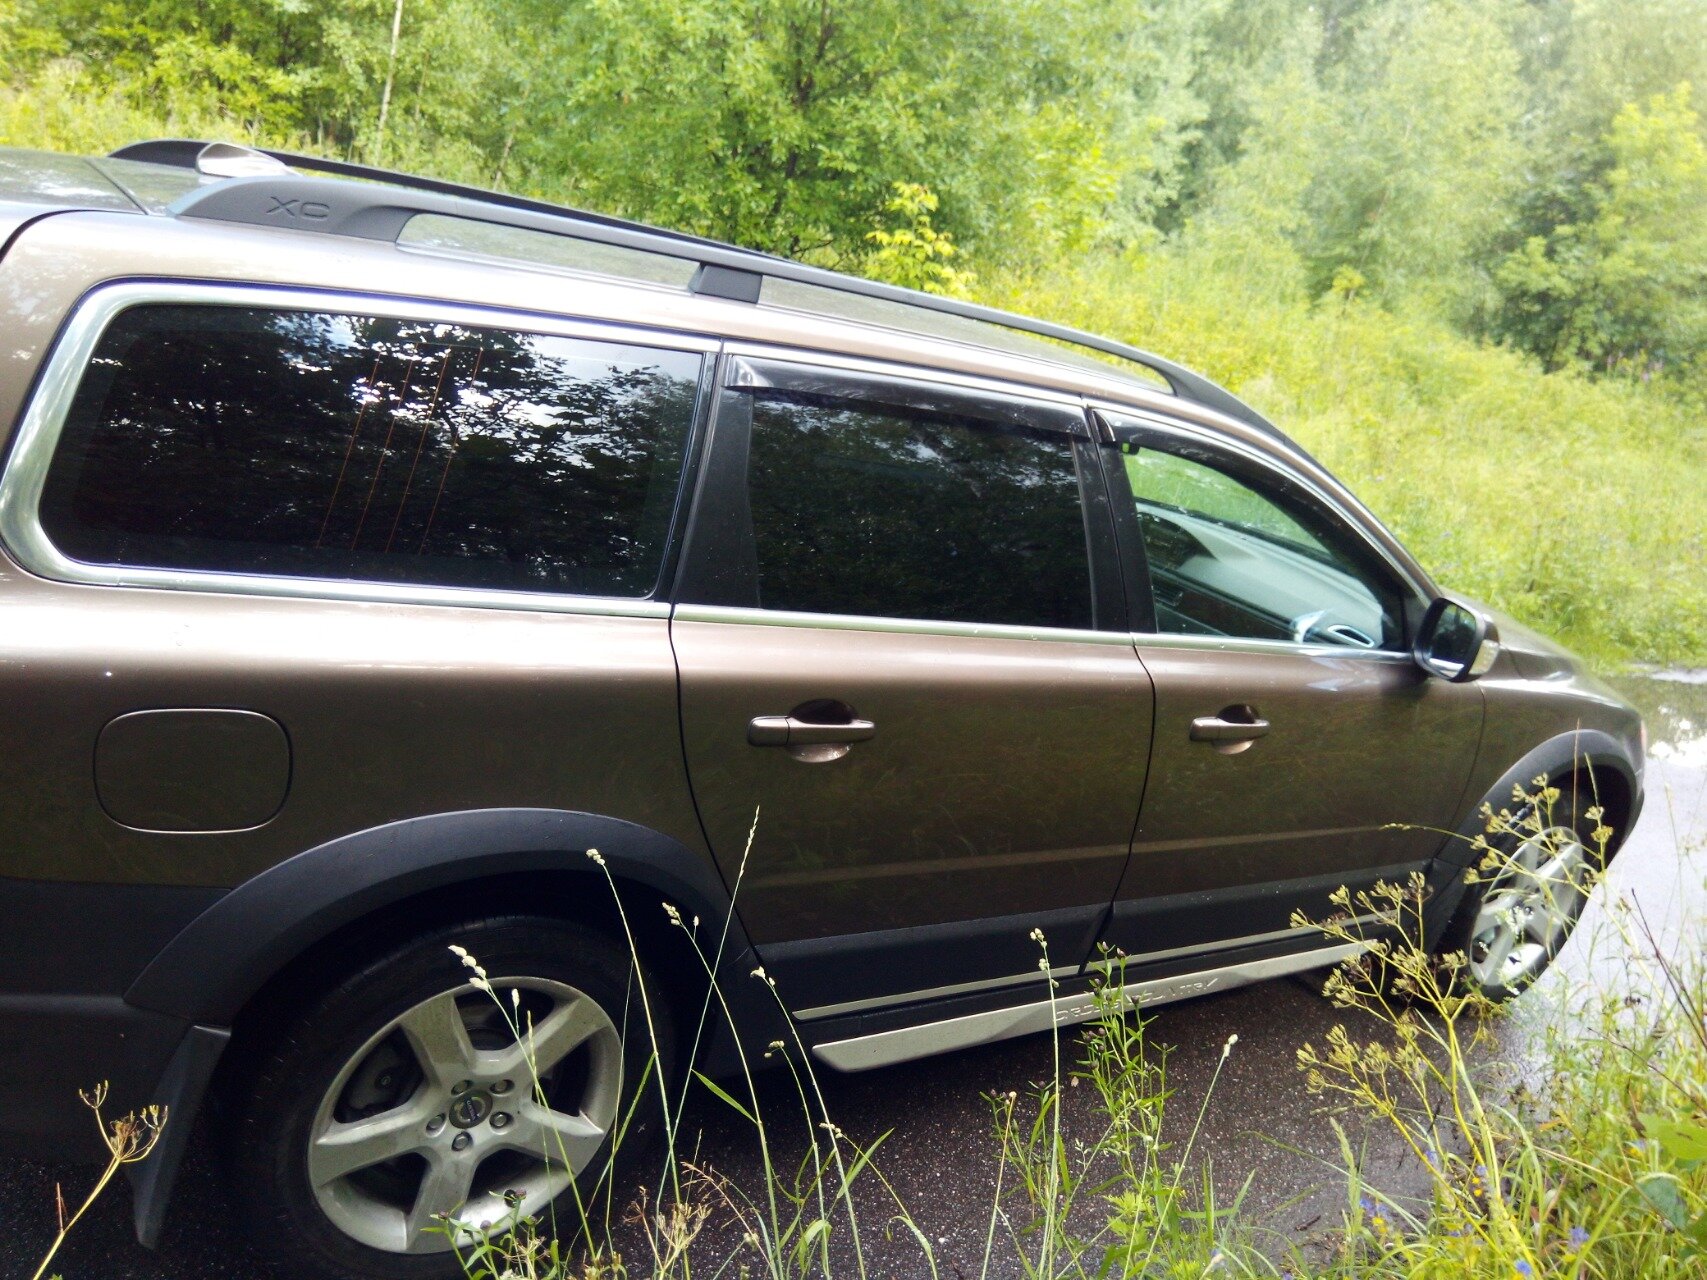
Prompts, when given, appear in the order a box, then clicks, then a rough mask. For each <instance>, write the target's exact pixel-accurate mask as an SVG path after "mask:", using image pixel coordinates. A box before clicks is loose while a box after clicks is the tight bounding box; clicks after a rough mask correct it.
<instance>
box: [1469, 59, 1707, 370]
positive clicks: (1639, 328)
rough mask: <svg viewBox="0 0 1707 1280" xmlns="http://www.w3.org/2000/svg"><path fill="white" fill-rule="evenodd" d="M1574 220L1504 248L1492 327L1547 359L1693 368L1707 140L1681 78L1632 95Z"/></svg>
mask: <svg viewBox="0 0 1707 1280" xmlns="http://www.w3.org/2000/svg"><path fill="white" fill-rule="evenodd" d="M1602 150H1603V155H1602V163H1601V166H1600V169H1601V172H1600V174H1599V176H1597V178H1596V180H1595V181H1593V182H1592V183H1589V184H1585V186H1584V188H1583V192H1582V195H1583V199H1582V206H1583V207H1582V212H1581V216H1580V217H1579V219H1578V220H1575V221H1566V222H1561V223H1559V224H1558V225H1557V226H1555V227H1553V228H1552V229H1551V231H1549V232H1548V233H1547V234H1545V235H1535V236H1530V237H1529V238H1528V239H1527V240H1525V242H1524V243H1523V245H1522V246H1521V247H1520V248H1518V249H1517V250H1515V251H1514V252H1512V253H1511V254H1510V255H1508V256H1507V258H1506V259H1505V261H1504V262H1503V263H1502V264H1501V266H1500V268H1499V274H1498V280H1499V283H1500V285H1501V287H1502V289H1503V291H1504V294H1505V304H1504V308H1503V310H1502V313H1501V315H1500V317H1499V323H1498V326H1497V330H1498V332H1500V333H1501V334H1502V336H1505V337H1507V338H1509V339H1511V340H1512V341H1514V342H1515V343H1516V344H1517V345H1519V346H1522V347H1524V348H1526V349H1528V350H1530V351H1534V352H1536V353H1537V354H1539V355H1541V356H1542V358H1543V360H1544V362H1545V364H1546V367H1548V368H1550V369H1557V368H1562V367H1565V366H1568V365H1572V364H1582V365H1588V366H1590V367H1593V368H1597V369H1600V370H1602V371H1606V372H1612V371H1624V372H1629V373H1635V374H1638V375H1643V376H1647V375H1650V374H1653V373H1656V372H1670V373H1673V374H1682V375H1688V374H1690V373H1692V372H1693V373H1699V372H1700V371H1701V368H1702V363H1703V359H1704V357H1707V145H1704V144H1703V142H1702V138H1701V119H1700V116H1699V115H1698V113H1697V112H1696V111H1695V110H1694V109H1693V108H1692V107H1691V105H1690V87H1689V85H1687V84H1682V85H1678V86H1677V88H1676V89H1674V90H1673V91H1672V92H1670V93H1665V94H1656V95H1654V96H1653V97H1651V98H1649V99H1648V100H1647V102H1646V103H1640V104H1638V103H1632V104H1630V105H1629V106H1626V107H1625V108H1624V109H1623V110H1621V111H1620V112H1619V113H1618V114H1617V116H1616V117H1615V118H1614V119H1613V122H1612V126H1611V128H1610V129H1609V130H1608V131H1607V133H1606V135H1605V137H1604V139H1603V140H1602Z"/></svg>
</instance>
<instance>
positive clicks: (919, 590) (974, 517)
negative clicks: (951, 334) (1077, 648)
mask: <svg viewBox="0 0 1707 1280" xmlns="http://www.w3.org/2000/svg"><path fill="white" fill-rule="evenodd" d="M750 468H751V470H750V481H751V494H752V508H753V526H754V534H755V538H756V540H757V544H758V556H759V582H760V599H761V602H762V603H763V605H764V606H765V607H766V608H771V609H798V610H802V611H806V612H815V613H849V614H862V615H867V616H874V617H900V618H929V619H935V620H940V621H964V622H986V623H1013V624H1017V625H1026V626H1052V627H1089V626H1091V625H1092V622H1091V604H1090V598H1091V597H1090V572H1089V566H1088V564H1087V560H1086V550H1085V530H1084V521H1083V517H1082V515H1081V510H1080V504H1079V486H1078V474H1077V470H1076V468H1075V464H1074V460H1073V451H1072V446H1071V444H1070V443H1069V442H1068V441H1067V440H1066V439H1065V438H1064V437H1060V436H1052V435H1048V434H1046V433H1041V432H1037V433H1034V432H1027V431H1023V430H1011V429H1006V428H1000V427H996V426H992V425H989V424H984V423H978V424H971V423H966V422H960V421H956V420H949V419H943V418H938V417H922V416H921V417H914V416H908V415H903V414H900V413H896V412H888V411H882V410H874V409H872V408H871V407H869V406H860V405H848V404H845V403H840V402H834V401H822V400H817V399H813V398H808V397H788V398H780V397H769V396H767V397H765V398H762V399H760V400H759V401H758V402H757V403H756V404H755V405H754V413H753V440H752V452H751V461H750Z"/></svg>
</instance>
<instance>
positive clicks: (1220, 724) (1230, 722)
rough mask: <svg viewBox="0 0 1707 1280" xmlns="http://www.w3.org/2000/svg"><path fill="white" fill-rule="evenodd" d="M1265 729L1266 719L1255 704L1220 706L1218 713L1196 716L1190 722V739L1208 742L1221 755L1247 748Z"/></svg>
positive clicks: (1237, 752)
mask: <svg viewBox="0 0 1707 1280" xmlns="http://www.w3.org/2000/svg"><path fill="white" fill-rule="evenodd" d="M1267 732H1268V721H1267V720H1264V719H1263V718H1262V717H1261V716H1259V715H1258V714H1257V709H1256V708H1255V707H1247V706H1233V707H1222V708H1221V714H1219V715H1214V716H1199V717H1198V718H1197V719H1195V720H1193V721H1192V722H1191V740H1192V741H1193V742H1207V743H1210V744H1211V745H1213V746H1214V748H1215V749H1216V750H1217V751H1219V752H1220V753H1221V754H1222V755H1224V756H1236V755H1238V754H1239V752H1241V751H1248V750H1249V749H1250V746H1251V743H1253V742H1255V741H1256V740H1257V739H1258V738H1260V737H1262V736H1263V735H1264V734H1266V733H1267Z"/></svg>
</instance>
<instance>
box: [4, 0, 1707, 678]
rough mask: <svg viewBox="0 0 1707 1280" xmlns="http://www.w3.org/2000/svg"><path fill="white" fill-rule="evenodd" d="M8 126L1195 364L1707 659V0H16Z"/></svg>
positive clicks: (1347, 471)
mask: <svg viewBox="0 0 1707 1280" xmlns="http://www.w3.org/2000/svg"><path fill="white" fill-rule="evenodd" d="M0 75H3V76H4V80H3V81H0V144H10V145H26V146H32V145H33V146H51V147H56V148H64V149H71V150H84V151H94V150H97V149H101V148H106V147H109V146H112V145H115V144H118V143H121V142H124V141H129V140H133V139H135V138H138V137H143V136H161V135H185V136H216V135H217V136H222V137H228V138H250V139H255V140H260V141H265V142H271V143H278V144H284V145H289V146H296V147H303V148H310V149H314V150H319V151H323V152H328V153H332V154H337V155H348V156H353V157H356V158H359V159H365V160H372V161H379V162H382V163H386V164H391V165H396V166H398V167H403V168H412V169H417V170H423V171H430V172H433V173H436V174H440V175H443V176H448V177H453V178H459V179H462V180H468V181H474V182H478V183H482V184H487V185H499V186H504V187H508V188H513V189H518V190H523V191H527V192H530V193H535V194H540V195H544V196H547V197H550V198H556V199H563V200H567V201H570V202H572V203H578V204H582V205H586V206H590V207H596V208H600V209H605V210H610V211H614V212H619V213H623V214H627V215H631V216H637V217H641V218H645V219H648V220H653V221H658V222H662V223H665V224H668V225H671V226H678V227H682V228H685V229H689V230H694V231H699V232H704V233H709V234H712V235H716V236H720V237H724V238H729V239H733V240H736V241H739V242H742V243H746V244H751V245H754V246H756V247H760V248H765V249H771V250H777V251H781V252H786V253H792V254H796V255H799V256H803V257H806V258H808V259H810V260H813V261H818V262H823V263H826V264H828V265H833V266H837V267H841V268H844V269H851V270H856V271H863V272H868V273H871V274H875V275H880V276H883V277H885V278H888V279H892V280H896V281H898V282H900V283H904V284H909V285H913V286H915V287H923V288H932V289H940V290H947V291H954V292H966V293H971V294H974V295H977V296H981V297H985V298H990V299H993V300H997V301H1000V302H1003V303H1005V304H1008V305H1012V306H1015V307H1017V308H1019V309H1022V310H1027V311H1031V312H1033V313H1039V314H1048V315H1051V316H1054V317H1058V318H1064V319H1069V320H1073V321H1075V322H1078V323H1082V324H1084V325H1086V326H1088V327H1091V328H1095V329H1099V330H1102V331H1106V332H1111V333H1115V334H1118V335H1120V336H1122V337H1126V338H1129V339H1131V340H1134V341H1137V342H1139V343H1141V344H1142V345H1146V346H1150V347H1154V348H1159V349H1162V350H1165V351H1166V352H1167V353H1168V354H1170V355H1177V356H1180V357H1182V358H1184V359H1186V360H1188V361H1195V362H1197V363H1200V364H1201V365H1203V366H1204V367H1205V368H1207V369H1208V371H1209V372H1211V373H1212V374H1214V375H1215V376H1217V377H1219V378H1221V379H1222V380H1224V381H1226V382H1228V383H1229V384H1230V385H1232V386H1233V387H1234V388H1235V389H1236V390H1239V391H1241V392H1242V393H1243V394H1245V395H1246V396H1247V397H1248V398H1250V399H1252V400H1253V401H1254V402H1255V403H1257V404H1258V405H1259V407H1261V408H1263V409H1264V410H1266V411H1267V412H1269V413H1270V414H1271V415H1272V416H1274V417H1276V418H1277V419H1278V420H1280V421H1281V422H1282V423H1283V424H1284V425H1285V426H1287V427H1288V428H1289V429H1290V430H1293V431H1294V432H1295V433H1296V434H1297V435H1298V436H1299V437H1300V439H1302V440H1303V441H1304V443H1305V444H1306V445H1308V446H1309V447H1310V448H1312V449H1313V450H1315V451H1317V452H1318V453H1320V454H1321V455H1322V456H1323V457H1324V459H1325V460H1326V461H1328V462H1329V464H1330V465H1332V466H1334V467H1335V468H1336V469H1338V470H1339V471H1340V472H1341V474H1342V475H1343V476H1344V478H1345V479H1346V480H1347V481H1348V482H1349V483H1350V484H1351V485H1352V486H1353V487H1354V488H1355V489H1357V490H1358V491H1359V492H1360V493H1361V494H1363V495H1364V496H1365V497H1366V498H1367V499H1368V500H1369V501H1370V503H1371V505H1372V506H1373V507H1374V508H1375V509H1376V510H1377V511H1378V512H1379V513H1380V514H1381V515H1383V516H1384V517H1385V518H1387V519H1388V520H1389V521H1390V522H1391V523H1393V524H1394V525H1395V527H1396V528H1397V529H1398V531H1399V533H1400V534H1401V535H1402V536H1404V537H1405V538H1407V539H1408V540H1409V541H1411V542H1412V544H1413V545H1414V546H1415V547H1416V549H1417V550H1418V551H1419V552H1420V553H1421V554H1422V556H1423V557H1424V559H1425V560H1426V561H1427V562H1428V563H1430V564H1431V566H1432V567H1434V568H1435V569H1436V570H1437V571H1438V574H1439V576H1440V577H1441V579H1442V580H1443V581H1446V582H1449V583H1451V584H1453V585H1456V586H1460V587H1463V588H1465V589H1468V590H1471V591H1473V592H1478V593H1481V594H1483V595H1484V596H1485V597H1487V598H1489V599H1490V600H1491V602H1493V603H1496V604H1500V605H1502V606H1505V607H1507V608H1510V609H1512V610H1514V611H1516V612H1517V613H1518V614H1519V615H1521V616H1522V617H1524V618H1525V619H1526V620H1529V621H1532V622H1534V623H1536V624H1537V625H1539V626H1542V627H1543V628H1546V629H1549V630H1553V631H1556V632H1561V633H1564V634H1565V635H1566V637H1567V638H1569V639H1571V640H1573V641H1575V642H1576V643H1578V644H1580V645H1582V646H1584V647H1585V648H1587V649H1589V650H1590V651H1592V652H1594V653H1596V654H1597V655H1600V656H1601V657H1604V658H1607V659H1616V658H1619V657H1628V656H1636V657H1644V658H1653V659H1661V660H1677V659H1684V660H1703V659H1707V574H1703V572H1702V570H1701V569H1700V563H1701V561H1702V558H1703V555H1704V554H1707V498H1704V496H1703V495H1704V494H1707V436H1704V434H1703V430H1702V427H1701V425H1700V412H1701V410H1702V408H1703V406H1704V405H1707V124H1704V123H1703V106H1702V94H1703V93H1707V0H1315V2H1314V3H1309V2H1307V0H1241V2H1237V3H1235V2H1234V0H933V2H932V3H927V4H917V3H905V2H904V0H858V2H857V3H856V2H854V0H741V2H740V3H735V4H730V3H721V2H717V0H567V2H564V0H556V2H549V3H548V2H547V0H247V2H244V3H239V0H196V2H194V3H192V2H191V0H0Z"/></svg>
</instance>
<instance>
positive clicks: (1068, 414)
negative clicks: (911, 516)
mask: <svg viewBox="0 0 1707 1280" xmlns="http://www.w3.org/2000/svg"><path fill="white" fill-rule="evenodd" d="M723 385H724V386H725V387H727V388H729V389H730V390H733V391H755V392H762V391H780V392H793V393H796V394H802V395H813V396H829V397H835V398H838V399H843V400H862V401H868V402H871V403H875V404H882V405H890V406H893V407H895V408H899V409H912V410H915V411H917V412H922V413H940V414H951V415H955V416H959V417H967V418H979V419H982V420H983V421H985V422H997V423H1002V424H1004V425H1008V426H1023V427H1041V428H1044V429H1047V430H1052V431H1061V432H1065V433H1067V434H1069V435H1077V436H1085V435H1088V434H1089V432H1088V430H1087V428H1086V425H1085V415H1084V412H1083V411H1082V410H1081V409H1079V408H1078V407H1076V406H1072V405H1064V404H1051V403H1048V402H1047V401H1041V400H1027V399H1022V398H1014V397H1010V396H1006V395H1003V394H1001V393H1000V392H997V391H985V390H983V389H981V388H978V387H956V386H949V385H945V384H943V383H939V382H926V381H924V380H922V379H915V378H898V377H891V376H890V375H888V374H873V373H865V372H862V371H861V370H859V369H849V368H840V367H837V366H833V365H816V364H805V363H797V362H795V361H791V360H767V359H764V358H762V357H758V356H735V357H733V358H732V359H731V360H730V361H729V363H728V372H727V374H726V375H725V376H724V379H723Z"/></svg>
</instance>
